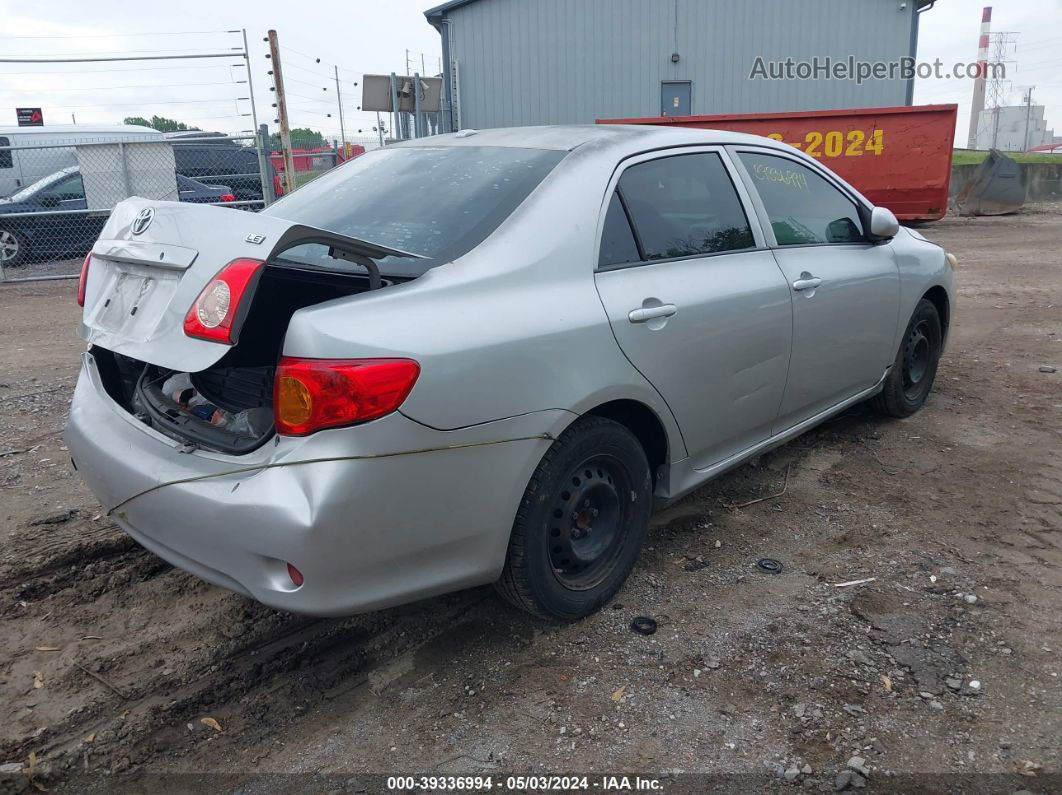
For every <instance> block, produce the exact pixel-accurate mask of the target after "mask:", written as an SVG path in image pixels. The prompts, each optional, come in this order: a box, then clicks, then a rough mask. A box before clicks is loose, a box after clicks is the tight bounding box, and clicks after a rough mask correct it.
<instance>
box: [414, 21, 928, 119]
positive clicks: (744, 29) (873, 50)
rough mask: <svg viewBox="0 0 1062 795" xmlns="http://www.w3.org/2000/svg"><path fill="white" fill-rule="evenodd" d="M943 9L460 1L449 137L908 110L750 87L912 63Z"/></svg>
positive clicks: (790, 85)
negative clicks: (625, 121)
mask: <svg viewBox="0 0 1062 795" xmlns="http://www.w3.org/2000/svg"><path fill="white" fill-rule="evenodd" d="M933 2H935V0H745V1H743V0H452V1H451V2H448V3H444V4H442V5H440V6H436V7H435V8H432V9H430V10H428V11H426V12H425V16H426V17H427V19H428V22H430V23H431V24H432V25H433V26H434V27H435V28H436V29H437V30H438V31H439V33H440V34H441V36H442V49H443V68H444V74H445V75H446V76H447V78H448V79H447V80H446V81H445V92H444V104H445V108H444V114H443V117H444V118H443V127H444V129H447V128H448V129H456V128H458V127H479V128H486V127H510V126H516V125H524V124H569V123H587V122H593V121H594V120H595V119H598V118H631V117H639V116H659V115H662V112H663V114H665V115H705V114H717V113H763V112H770V111H794V110H825V109H833V108H860V107H886V106H895V105H909V104H911V96H912V91H913V84H912V83H913V81H910V80H904V79H902V78H901V77H899V76H897V77H894V78H892V79H888V78H885V79H873V80H869V81H867V82H864V83H862V84H861V85H860V84H859V83H857V81H855V80H839V79H823V78H819V79H810V80H764V79H750V73H751V72H752V70H753V67H754V66H755V65H756V58H757V57H758V56H759V57H762V58H763V59H764V60H765V61H784V60H785V59H786V58H792V59H793V61H794V62H799V61H808V62H810V61H812V59H813V58H816V57H817V58H818V59H819V61H820V63H824V61H823V59H824V58H825V57H826V56H829V57H830V58H832V59H833V60H834V62H837V61H847V59H848V58H849V56H852V57H854V58H855V59H857V60H862V61H868V62H873V61H887V62H891V61H897V60H899V59H901V58H904V57H908V56H910V57H914V54H915V48H916V44H917V40H918V17H919V14H920V13H921V12H922V11H924V10H927V9H928V8H930V7H932V5H933Z"/></svg>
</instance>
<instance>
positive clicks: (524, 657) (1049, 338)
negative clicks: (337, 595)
mask: <svg viewBox="0 0 1062 795" xmlns="http://www.w3.org/2000/svg"><path fill="white" fill-rule="evenodd" d="M922 231H923V233H924V234H925V235H926V236H928V237H929V238H931V239H933V240H935V241H937V242H939V243H941V244H943V245H944V246H945V247H946V248H948V249H949V250H950V251H953V252H954V253H955V254H956V255H957V256H958V258H959V262H960V270H959V272H958V283H959V297H960V305H959V306H958V308H957V312H956V315H955V320H954V323H953V325H952V331H951V340H950V344H949V347H948V350H947V352H946V354H945V356H944V359H943V361H942V363H941V367H940V371H939V375H938V378H937V385H936V389H935V392H934V394H933V395H932V397H931V399H930V402H929V404H928V406H927V407H926V408H925V410H923V411H922V412H921V413H919V414H917V415H916V416H914V417H912V418H910V419H908V420H905V421H885V420H882V419H880V418H878V417H876V416H874V415H872V414H871V413H870V412H869V411H868V410H866V409H864V408H857V409H856V410H853V411H850V412H849V413H847V414H845V415H843V416H841V417H839V418H837V419H834V420H833V421H831V422H829V423H827V424H825V425H823V426H822V427H820V428H818V429H817V430H815V431H813V432H811V433H809V434H807V435H806V436H804V437H801V438H800V439H798V440H796V441H795V442H793V443H792V444H789V445H787V446H785V447H782V448H780V449H778V450H776V451H775V452H773V453H771V454H769V455H767V456H764V457H762V458H761V459H759V460H758V461H757V462H755V463H753V464H751V465H747V466H744V467H742V468H740V469H739V470H736V471H734V472H732V473H730V474H728V475H726V476H724V477H722V478H720V479H718V480H717V481H715V482H713V483H712V484H710V485H709V486H707V487H705V488H703V489H701V490H700V491H698V492H696V493H695V494H693V495H692V496H690V497H689V498H687V499H685V500H684V501H683V502H681V503H680V504H678V505H676V506H674V507H672V508H670V509H669V510H667V511H666V512H664V513H662V514H660V515H658V516H657V517H656V518H655V520H654V522H653V528H654V529H653V531H652V533H651V536H650V539H649V541H648V546H647V548H646V549H645V550H644V553H643V555H642V558H641V561H640V563H639V564H638V566H637V568H636V570H635V572H634V573H633V575H632V576H631V579H630V581H629V582H628V584H627V586H626V587H625V588H624V589H623V591H622V592H621V593H620V594H619V596H618V597H617V599H616V600H615V602H614V603H613V604H612V605H611V606H610V607H609V608H607V609H605V610H603V611H602V612H600V613H598V614H597V615H594V616H592V617H590V618H588V619H586V620H584V621H581V622H579V623H577V624H573V625H569V626H559V625H551V624H546V623H543V622H540V621H537V620H533V619H531V618H529V617H526V616H524V615H522V614H520V613H518V612H516V611H515V610H512V609H510V608H509V607H507V606H506V605H505V604H504V603H502V602H501V601H500V599H499V598H498V597H496V596H495V595H494V594H493V591H492V590H491V589H490V588H481V589H476V590H473V591H466V592H463V593H458V594H454V595H451V596H448V597H444V598H440V599H434V600H431V601H428V602H421V603H418V604H415V605H411V606H407V607H404V608H400V609H395V610H389V611H386V612H381V613H374V614H370V615H365V616H358V617H354V618H349V619H341V620H310V619H306V618H302V617H297V616H291V615H287V614H283V613H278V612H276V611H273V610H269V609H266V608H264V607H261V606H259V605H257V604H255V603H252V602H249V601H248V600H246V599H244V598H242V597H240V596H236V595H233V594H230V593H228V592H225V591H223V590H220V589H218V588H214V587H212V586H209V585H206V584H204V583H202V582H200V581H198V580H196V579H195V578H194V577H192V576H190V575H187V574H185V573H183V572H181V571H179V570H176V569H174V568H172V567H170V566H168V565H167V564H165V563H163V562H162V561H160V560H159V559H157V558H156V557H154V556H153V555H152V554H150V553H148V552H146V551H144V550H142V549H140V548H139V547H138V546H137V545H136V544H134V543H133V542H132V541H131V540H129V539H128V538H126V537H125V536H124V535H123V534H122V533H121V532H119V530H118V529H117V528H116V527H114V526H113V525H112V524H111V523H110V522H109V521H108V520H106V519H104V518H102V517H101V516H100V513H99V508H98V506H97V504H96V502H95V501H94V500H93V498H92V497H91V496H90V495H89V493H88V492H87V491H86V489H85V488H84V487H83V486H82V485H81V484H80V482H79V480H78V478H77V476H76V475H75V474H74V473H73V472H72V471H71V468H70V464H69V461H68V457H67V454H66V452H65V450H64V448H63V446H62V440H61V436H60V432H61V429H62V427H63V424H64V422H65V417H66V410H67V405H68V402H69V399H70V393H71V388H72V385H73V382H74V379H75V375H76V372H77V367H78V352H79V350H80V349H81V347H82V346H81V345H80V344H79V342H78V341H77V340H76V338H75V329H76V323H77V315H78V310H77V307H76V305H75V302H74V291H75V284H74V283H73V282H49V283H39V284H28V285H17V286H16V285H8V286H0V340H2V342H0V531H2V534H3V536H2V541H0V626H2V638H3V645H2V649H0V764H4V763H6V764H5V766H4V767H3V768H0V772H6V773H8V774H9V775H7V776H6V777H3V782H4V786H7V787H9V788H11V789H19V788H22V789H28V788H29V787H30V786H32V785H34V784H39V785H41V786H42V787H47V788H48V789H49V791H59V792H84V791H99V792H103V791H115V790H116V789H123V790H129V791H143V792H148V791H159V789H160V788H161V787H162V786H163V785H164V784H168V785H170V786H174V787H176V788H178V789H181V788H186V789H190V788H192V787H193V786H196V787H199V788H202V787H204V786H206V787H209V789H211V790H215V789H218V788H219V787H227V788H229V789H234V790H235V789H241V791H245V792H282V791H286V790H290V789H293V788H294V787H295V786H298V787H299V788H300V789H303V790H306V789H308V790H317V789H330V790H334V791H341V790H344V789H351V791H370V792H371V791H376V790H377V789H382V788H383V783H382V780H380V779H372V778H367V777H366V775H365V774H370V773H391V774H394V773H402V774H428V775H436V776H444V775H478V776H494V777H495V778H496V779H499V778H504V777H505V776H508V775H509V774H529V773H557V774H563V773H588V774H593V776H594V777H593V778H591V786H590V788H591V789H598V788H600V785H599V786H594V783H595V782H597V781H598V779H597V776H598V774H639V773H640V774H646V775H652V776H655V777H657V778H660V777H663V779H662V780H663V782H664V785H665V786H672V788H673V789H675V791H677V788H678V787H680V786H681V785H683V784H685V785H689V786H690V787H691V788H697V787H702V786H703V787H705V788H706V787H707V784H706V783H705V782H714V784H713V785H715V784H720V783H721V782H729V783H730V784H731V785H734V786H736V787H737V788H739V789H742V788H743V789H745V791H747V790H748V789H751V788H752V786H751V783H752V782H756V786H757V787H760V786H762V787H766V788H777V789H785V788H788V787H791V786H803V787H804V788H806V789H812V790H824V791H832V790H833V789H834V788H835V786H838V785H845V784H846V783H847V784H848V785H849V786H856V785H860V784H863V783H864V781H863V778H864V777H865V778H866V779H867V781H866V783H867V785H868V787H869V788H870V789H871V790H874V789H908V790H910V789H915V788H922V789H923V790H924V791H959V790H963V791H973V790H975V789H978V788H983V789H985V790H986V791H1000V792H1013V791H1015V790H1019V789H1025V790H1028V791H1030V792H1048V791H1060V790H1062V780H1060V779H1059V778H1057V775H1058V774H1059V772H1060V751H1062V686H1060V685H1062V683H1060V681H1059V675H1060V672H1062V660H1060V655H1059V652H1060V651H1062V568H1060V567H1062V532H1060V528H1062V460H1060V457H1059V456H1060V451H1062V444H1060V441H1062V435H1060V432H1062V208H1060V207H1058V206H1055V207H1040V208H1033V209H1032V210H1030V211H1027V212H1025V213H1023V214H1022V215H1019V216H1014V217H1007V218H982V219H947V220H945V221H943V222H940V223H937V224H933V225H930V226H927V227H925V228H924V229H923V230H922ZM1052 366H1053V367H1056V368H1058V371H1059V372H1042V371H1041V367H1043V368H1044V369H1049V368H1050V367H1052ZM783 487H784V488H783ZM783 491H784V494H781V496H772V495H777V494H778V493H779V492H783ZM759 498H766V499H762V500H760V501H757V502H751V501H753V500H758V499H759ZM745 503H750V504H746V505H743V504H745ZM761 558H774V559H776V560H778V561H780V562H781V564H782V566H783V569H782V572H781V573H780V574H769V573H766V572H764V571H762V570H761V569H758V568H757V566H756V562H757V560H759V559H761ZM853 580H855V581H858V580H869V581H867V582H863V583H861V584H851V585H845V583H850V582H851V581H853ZM638 615H648V616H652V617H654V618H655V619H656V620H657V621H658V622H659V629H658V631H657V632H656V634H654V635H651V636H644V635H639V634H635V633H634V632H632V631H631V630H630V623H631V619H632V618H633V617H635V616H638ZM853 757H858V759H853ZM860 768H862V771H861V772H860V770H859V769H860ZM846 770H847V771H848V772H845V771H846ZM12 771H18V772H12ZM27 773H28V774H29V775H27ZM189 773H201V774H208V775H207V777H206V778H200V779H197V778H193V777H188V776H186V775H185V774H189ZM223 774H224V776H225V777H224V778H223V777H222V775H223ZM690 774H712V775H720V776H726V778H717V779H710V780H709V779H694V778H691V777H690ZM988 774H995V775H994V776H993V775H988ZM838 775H841V776H842V778H841V780H840V781H838V780H837V777H838ZM182 776H185V777H182ZM203 782H207V783H206V784H204V783H203ZM359 782H361V783H359ZM366 782H367V783H366ZM496 786H497V785H496ZM668 791H671V790H668ZM701 791H703V790H701Z"/></svg>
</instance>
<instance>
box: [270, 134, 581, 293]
mask: <svg viewBox="0 0 1062 795" xmlns="http://www.w3.org/2000/svg"><path fill="white" fill-rule="evenodd" d="M565 154H567V153H566V152H557V151H552V150H545V149H517V148H513V147H494V146H482V147H456V146H455V147H416V148H406V147H396V148H393V149H377V150H375V151H373V152H369V153H367V154H364V155H362V156H361V157H358V158H356V159H354V160H352V161H350V162H349V163H346V164H344V165H342V166H340V167H339V168H336V169H333V170H332V171H330V172H328V173H327V174H325V175H323V176H321V177H318V178H317V179H315V180H313V181H312V182H310V183H309V184H307V185H305V186H303V187H301V188H299V189H298V190H297V191H294V192H293V193H291V194H290V195H288V196H285V197H284V198H283V199H280V200H279V201H277V202H276V203H274V204H272V205H270V206H269V207H268V208H266V209H265V210H263V211H262V212H264V213H265V214H267V215H276V216H279V217H280V218H285V219H287V220H289V221H296V222H298V223H302V224H306V225H308V226H315V227H318V228H321V229H327V230H329V231H331V232H336V233H338V234H341V235H346V236H348V237H353V238H357V239H359V240H365V241H368V242H371V243H378V244H380V245H382V246H388V247H389V248H395V249H399V250H401V251H408V252H410V253H413V254H418V255H420V256H421V257H424V259H409V258H402V257H387V258H386V259H383V260H381V261H380V262H379V266H380V270H381V271H382V272H383V273H385V274H390V275H395V276H416V275H419V274H420V273H423V272H424V271H425V270H427V269H428V268H431V267H432V266H434V265H439V264H442V263H444V262H448V261H450V260H452V259H455V258H457V257H460V256H461V255H462V254H465V253H466V252H468V251H470V250H472V249H473V248H474V247H475V246H476V245H478V244H479V243H480V242H482V241H483V240H484V239H485V238H486V237H487V236H488V235H490V233H491V232H493V231H494V230H495V229H497V228H498V226H499V225H500V224H501V222H502V221H504V220H505V219H506V218H507V217H509V215H510V214H511V213H512V212H513V210H515V209H516V208H517V207H518V206H519V205H520V203H521V202H522V201H523V200H524V199H526V198H527V196H528V194H530V193H531V191H533V190H534V189H535V187H536V186H538V184H539V183H540V182H541V181H542V180H543V179H544V178H545V177H546V175H547V174H549V172H550V171H551V170H552V169H553V167H554V166H556V165H557V163H558V162H560V160H561V158H563V157H564V155H565ZM283 258H284V259H290V260H294V261H296V262H299V263H305V264H311V265H320V266H323V267H328V268H330V269H334V268H335V267H337V266H336V261H335V260H332V259H330V258H328V257H327V251H326V249H325V247H324V246H318V245H306V246H299V247H297V248H293V249H291V250H290V251H288V252H287V253H286V254H284V256H283ZM344 266H345V267H348V268H352V269H357V268H358V266H356V265H352V264H350V263H344Z"/></svg>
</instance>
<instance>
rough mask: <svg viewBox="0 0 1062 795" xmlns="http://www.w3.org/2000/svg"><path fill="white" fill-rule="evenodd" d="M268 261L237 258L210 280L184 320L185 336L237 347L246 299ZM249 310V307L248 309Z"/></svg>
mask: <svg viewBox="0 0 1062 795" xmlns="http://www.w3.org/2000/svg"><path fill="white" fill-rule="evenodd" d="M263 265H265V263H264V262H262V261H261V260H257V259H235V260H233V261H232V262H230V263H229V264H228V265H226V266H225V267H224V268H222V269H221V271H220V272H219V273H218V275H217V276H215V277H214V278H213V279H211V280H210V283H209V284H207V286H206V287H204V288H203V291H202V292H201V293H199V297H198V298H196V299H195V303H193V304H192V308H191V309H189V310H188V314H187V315H185V317H184V333H185V334H187V335H188V336H189V337H196V338H198V339H201V340H210V341H211V342H221V343H224V344H225V345H235V344H236V336H237V335H238V334H239V324H238V323H236V319H237V317H238V316H239V313H240V310H241V305H242V304H243V297H244V295H245V294H246V293H247V292H248V287H249V286H250V285H251V283H252V282H253V281H254V279H255V277H256V276H257V275H258V273H259V271H260V270H261V268H262V266H263ZM244 309H245V307H244Z"/></svg>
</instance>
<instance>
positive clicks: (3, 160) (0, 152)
mask: <svg viewBox="0 0 1062 795" xmlns="http://www.w3.org/2000/svg"><path fill="white" fill-rule="evenodd" d="M0 146H11V139H10V138H0ZM14 164H15V163H14V160H12V158H11V150H10V149H0V168H12V167H13V166H14Z"/></svg>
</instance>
